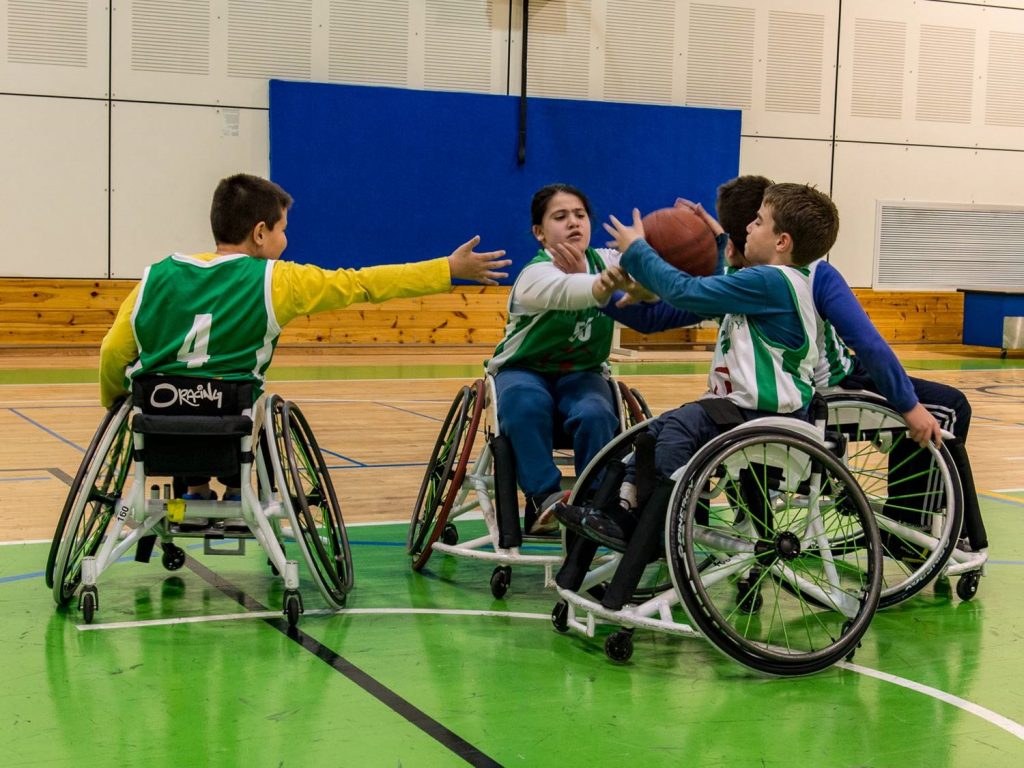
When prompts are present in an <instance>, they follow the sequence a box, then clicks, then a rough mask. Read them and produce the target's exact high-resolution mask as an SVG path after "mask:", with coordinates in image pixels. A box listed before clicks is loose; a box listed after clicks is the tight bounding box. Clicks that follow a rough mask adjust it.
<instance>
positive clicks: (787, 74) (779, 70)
mask: <svg viewBox="0 0 1024 768" xmlns="http://www.w3.org/2000/svg"><path fill="white" fill-rule="evenodd" d="M824 40H825V17H824V16H816V15H813V14H809V13H786V12H776V11H772V12H771V14H769V17H768V73H767V91H766V93H765V109H767V110H768V111H769V112H798V113H806V114H813V115H817V114H819V113H820V112H821V70H822V66H823V65H824V62H823V61H822V51H823V49H824Z"/></svg>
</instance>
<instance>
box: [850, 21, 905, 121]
mask: <svg viewBox="0 0 1024 768" xmlns="http://www.w3.org/2000/svg"><path fill="white" fill-rule="evenodd" d="M906 38H907V25H906V24H904V23H903V22H900V21H879V20H877V19H857V23H856V28H855V30H854V37H853V96H852V98H851V100H850V114H851V115H853V116H854V117H885V118H891V119H894V120H898V119H899V118H900V117H901V116H902V115H903V71H904V67H905V63H904V62H905V59H906Z"/></svg>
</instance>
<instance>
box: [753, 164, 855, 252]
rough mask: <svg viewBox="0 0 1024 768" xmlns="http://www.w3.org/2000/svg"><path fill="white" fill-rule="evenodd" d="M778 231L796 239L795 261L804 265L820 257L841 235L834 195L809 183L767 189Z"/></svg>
mask: <svg viewBox="0 0 1024 768" xmlns="http://www.w3.org/2000/svg"><path fill="white" fill-rule="evenodd" d="M763 205H764V206H765V207H766V208H770V209H771V212H772V220H773V221H774V223H775V233H776V234H782V233H783V232H785V233H787V234H788V235H789V236H790V237H791V238H792V240H793V264H795V265H796V266H798V267H803V266H806V265H808V264H810V263H811V262H812V261H814V260H816V259H820V258H821V257H822V256H824V255H825V254H826V253H828V251H829V249H830V248H831V247H832V246H833V245H834V244H835V242H836V237H837V236H838V235H839V210H838V209H837V208H836V204H835V203H833V202H832V198H830V197H829V196H828V195H826V194H825V193H824V192H821V191H819V190H817V189H815V188H814V187H812V186H809V185H807V184H772V185H771V186H770V187H768V189H766V190H765V191H764V201H763Z"/></svg>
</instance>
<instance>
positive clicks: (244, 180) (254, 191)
mask: <svg viewBox="0 0 1024 768" xmlns="http://www.w3.org/2000/svg"><path fill="white" fill-rule="evenodd" d="M291 205H292V196H291V195H289V194H288V193H287V192H285V191H284V190H283V189H281V187H279V186H278V185H277V184H275V183H274V182H272V181H270V180H268V179H263V178H260V177H259V176H252V175H250V174H248V173H236V174H235V175H234V176H228V177H227V178H226V179H221V181H220V183H219V184H218V185H217V189H215V190H214V192H213V204H212V205H211V206H210V227H211V228H212V229H213V239H214V241H216V242H217V243H227V244H229V245H237V244H238V243H242V242H245V239H246V238H247V237H248V236H249V235H250V234H251V233H252V231H253V229H254V228H255V227H256V225H257V224H259V223H260V222H261V221H262V222H264V223H265V224H266V225H267V226H268V227H269V228H270V229H273V228H274V227H275V226H277V222H278V221H280V220H281V213H282V212H283V211H286V210H288V209H289V208H290V207H291Z"/></svg>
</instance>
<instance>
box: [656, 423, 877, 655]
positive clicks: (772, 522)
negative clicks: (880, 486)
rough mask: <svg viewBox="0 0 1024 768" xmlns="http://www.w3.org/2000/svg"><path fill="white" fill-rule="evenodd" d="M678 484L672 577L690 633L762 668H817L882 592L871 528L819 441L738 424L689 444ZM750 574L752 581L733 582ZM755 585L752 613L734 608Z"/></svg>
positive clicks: (867, 616) (838, 649)
mask: <svg viewBox="0 0 1024 768" xmlns="http://www.w3.org/2000/svg"><path fill="white" fill-rule="evenodd" d="M741 476H742V477H743V480H742V482H741ZM678 483H679V487H678V488H677V491H676V493H675V494H674V496H673V501H672V504H671V505H670V509H669V516H668V521H667V525H668V529H667V537H668V538H667V540H668V543H669V549H670V565H671V569H672V579H673V582H674V583H675V585H676V589H677V592H678V593H679V596H680V599H681V601H682V603H683V606H684V608H685V609H686V612H687V614H688V615H689V616H690V620H691V622H692V623H693V625H694V627H695V628H696V629H698V630H699V631H700V632H701V634H703V635H704V636H705V637H706V638H707V639H708V640H709V641H710V642H711V643H713V644H714V645H715V646H716V647H717V648H718V649H719V650H720V651H722V652H723V653H725V654H726V655H727V656H729V657H731V658H733V659H735V660H736V661H738V662H740V663H741V664H744V665H746V666H748V667H750V668H752V669H755V670H757V671H759V672H763V673H767V674H772V675H804V674H810V673H812V672H817V671H819V670H822V669H825V668H827V667H828V666H830V665H832V664H834V663H836V662H837V661H840V660H841V659H843V658H844V657H845V656H846V654H847V653H849V652H850V651H851V650H853V649H854V648H855V647H856V645H857V643H858V642H860V639H861V637H862V636H863V634H864V633H865V632H866V631H867V628H868V625H869V623H870V621H871V618H872V616H873V614H874V612H875V609H876V608H877V605H878V598H879V595H880V593H881V551H880V544H879V541H878V529H877V526H876V524H875V518H874V515H873V514H872V512H871V510H870V508H869V507H868V504H867V500H866V499H865V497H864V494H863V493H862V492H861V490H860V488H859V487H858V486H857V484H856V482H855V481H854V480H853V478H852V476H851V475H850V473H849V472H848V471H847V470H846V468H845V467H844V466H843V465H842V464H841V463H840V462H839V460H838V459H836V458H835V457H834V456H833V455H832V454H831V453H829V451H828V450H827V449H826V448H824V446H822V445H821V444H820V443H818V442H817V441H815V440H812V439H810V438H808V437H805V436H804V435H802V434H799V433H798V432H796V431H795V430H794V431H790V430H788V429H785V428H782V427H767V426H761V427H759V428H753V427H752V428H750V429H745V428H743V427H740V428H738V429H736V430H732V431H730V432H726V433H724V434H723V435H720V436H719V437H717V438H715V439H714V440H712V441H711V442H709V443H708V444H707V445H706V446H705V447H704V448H702V449H701V450H700V451H698V453H697V454H696V455H695V456H694V458H693V459H691V461H690V462H689V464H688V465H687V469H686V470H685V471H684V472H683V474H682V476H681V477H680V478H679V480H678ZM695 488H699V489H705V492H704V493H694V492H693V491H694V489H695ZM708 489H711V490H708ZM709 561H710V564H709ZM755 571H756V572H759V573H760V575H759V576H758V577H757V579H756V582H757V583H756V584H747V585H742V582H743V581H744V579H745V578H746V576H747V575H748V574H752V573H754V572H755ZM782 584H785V585H786V588H783V587H782V586H781V585H782ZM755 587H756V588H757V595H758V596H759V597H760V598H761V601H762V604H761V606H760V610H759V611H757V613H756V615H755V614H754V613H752V612H751V611H750V610H748V609H749V608H751V607H753V606H752V605H744V603H745V602H746V601H747V600H749V599H750V595H751V593H752V592H751V590H752V589H754V588H755Z"/></svg>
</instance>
